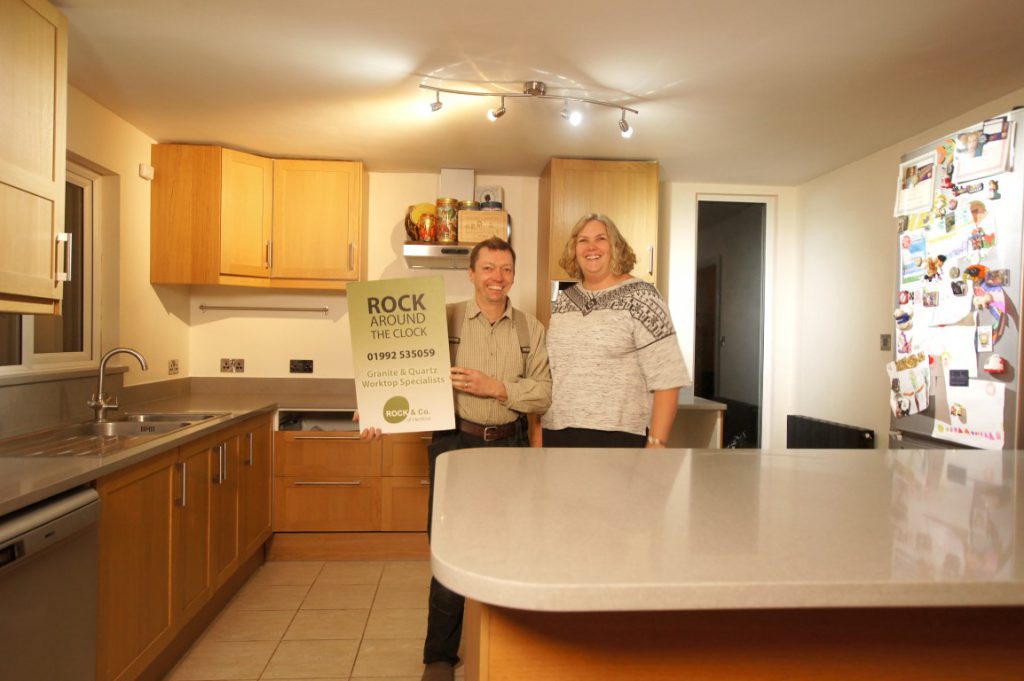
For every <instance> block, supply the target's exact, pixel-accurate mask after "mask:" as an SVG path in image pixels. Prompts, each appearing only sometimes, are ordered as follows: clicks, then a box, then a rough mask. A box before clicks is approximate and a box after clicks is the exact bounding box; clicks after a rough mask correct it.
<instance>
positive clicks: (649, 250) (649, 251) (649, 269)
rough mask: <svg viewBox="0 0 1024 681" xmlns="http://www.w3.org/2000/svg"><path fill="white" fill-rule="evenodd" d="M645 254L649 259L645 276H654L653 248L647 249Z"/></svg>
mask: <svg viewBox="0 0 1024 681" xmlns="http://www.w3.org/2000/svg"><path fill="white" fill-rule="evenodd" d="M647 254H648V256H649V257H650V259H651V264H650V267H648V268H647V274H650V275H651V276H654V246H648V247H647Z"/></svg>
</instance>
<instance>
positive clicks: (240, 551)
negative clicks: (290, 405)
mask: <svg viewBox="0 0 1024 681" xmlns="http://www.w3.org/2000/svg"><path fill="white" fill-rule="evenodd" d="M270 429H271V417H270V416H260V417H256V418H253V419H250V420H248V421H246V422H244V423H242V424H240V425H236V426H232V427H228V428H225V429H223V430H221V431H219V432H214V433H211V434H209V435H207V436H205V437H202V438H200V439H198V440H195V441H194V442H190V443H188V444H186V445H183V446H182V447H180V448H177V449H172V450H169V451H167V452H164V453H163V454H157V455H155V456H153V457H152V458H150V459H147V460H146V461H143V462H141V463H139V464H136V465H134V466H131V467H129V468H126V469H124V470H122V471H118V472H116V473H113V474H111V475H109V476H106V477H103V478H101V479H100V480H98V481H97V485H96V488H97V491H98V492H99V493H100V499H101V504H102V506H101V509H102V510H101V517H100V557H99V561H100V562H99V564H100V570H99V574H100V586H99V602H98V608H99V614H98V620H97V621H98V630H97V631H98V637H97V679H99V680H100V681H114V680H117V681H121V680H125V681H127V680H128V679H135V678H139V677H140V676H146V675H148V674H151V673H152V671H151V665H152V666H157V665H159V663H160V659H159V658H160V657H161V654H162V653H164V650H165V649H166V648H167V647H168V646H174V645H178V641H177V638H180V637H184V636H188V635H190V631H191V628H190V627H189V625H190V623H192V622H193V621H194V620H196V618H198V617H202V616H204V608H205V606H208V605H209V604H210V602H211V600H214V599H215V598H226V596H223V594H219V591H224V590H228V589H231V588H235V586H237V585H236V584H235V582H237V581H238V580H237V579H235V580H232V584H225V583H226V582H228V581H229V580H231V578H232V576H235V573H236V572H238V571H239V570H240V569H241V568H242V567H243V566H244V565H246V563H247V562H248V561H249V560H250V559H252V558H253V556H254V555H255V554H256V553H257V552H259V551H261V550H262V546H263V543H264V542H265V541H266V540H267V539H268V538H269V534H270V532H269V518H270V506H269V503H270V499H269V490H270V484H271V482H270V477H271V468H270V458H271V452H270ZM250 433H251V434H252V438H251V442H252V445H253V446H252V450H251V451H252V454H251V461H252V465H249V461H250V454H249V451H250V450H249V442H250V438H249V437H248V435H249V434H250ZM261 476H262V479H260V477H261ZM241 500H244V501H241ZM242 537H246V538H247V540H246V541H243V540H242V539H241V538H242ZM221 587H223V589H222V588H221ZM225 593H229V592H228V591H225ZM208 609H209V608H206V610H208ZM179 635H180V636H179Z"/></svg>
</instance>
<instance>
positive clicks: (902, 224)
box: [896, 215, 910, 234]
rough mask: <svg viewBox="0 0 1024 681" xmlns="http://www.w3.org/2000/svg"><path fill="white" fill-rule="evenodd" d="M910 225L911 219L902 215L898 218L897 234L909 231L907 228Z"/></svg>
mask: <svg viewBox="0 0 1024 681" xmlns="http://www.w3.org/2000/svg"><path fill="white" fill-rule="evenodd" d="M909 225H910V219H909V218H908V217H907V216H906V215H901V216H899V217H898V218H896V232H897V233H898V234H903V232H905V231H907V227H908V226H909Z"/></svg>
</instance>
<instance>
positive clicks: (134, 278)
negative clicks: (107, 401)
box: [68, 87, 189, 385]
mask: <svg viewBox="0 0 1024 681" xmlns="http://www.w3.org/2000/svg"><path fill="white" fill-rule="evenodd" d="M152 143H153V140H151V139H150V138H149V137H147V136H146V135H144V134H142V133H141V132H139V130H138V129H136V128H135V127H134V126H132V125H131V124H130V123H128V122H127V121H125V120H124V119H122V118H119V117H118V116H117V115H115V114H114V113H112V112H111V111H110V110H109V109H106V108H104V107H102V106H100V105H99V104H98V103H96V102H95V101H94V100H92V99H90V98H89V97H87V96H86V95H84V94H83V93H82V92H81V91H79V90H78V89H76V88H74V87H69V88H68V151H69V152H70V153H71V154H72V155H74V156H75V157H76V158H79V159H82V160H84V161H85V162H86V163H87V164H88V165H89V166H90V167H92V168H93V169H94V170H96V171H97V172H100V173H101V174H103V175H104V176H105V177H104V180H103V185H104V190H103V191H104V198H105V199H106V198H109V197H111V196H113V197H116V207H117V208H116V209H117V212H118V214H119V216H118V220H119V224H118V227H119V237H120V244H119V245H118V244H117V243H114V242H112V240H111V238H110V237H112V236H113V235H105V236H106V237H107V238H106V239H105V243H104V244H103V246H102V247H103V251H102V256H101V257H102V261H101V263H100V267H101V268H104V269H108V270H109V269H110V268H114V269H115V270H117V269H119V270H120V280H119V283H118V291H117V295H116V296H114V295H105V296H104V302H105V304H101V308H100V314H101V317H102V321H101V324H102V328H103V335H102V337H101V339H100V343H101V347H102V349H103V350H104V351H105V350H109V349H110V348H112V347H114V346H115V345H127V346H129V347H132V348H135V349H137V350H138V351H139V352H141V353H142V354H143V356H145V357H146V359H147V360H148V362H149V367H150V368H149V371H147V372H142V371H141V370H140V368H139V366H138V365H137V364H136V363H135V361H134V360H131V359H128V360H127V361H126V360H125V359H124V358H123V356H122V357H118V358H117V359H115V360H114V361H113V363H114V364H118V363H120V364H123V365H125V366H128V367H129V369H128V373H127V374H126V375H125V384H126V385H134V384H138V383H149V382H153V381H159V380H164V379H166V378H167V361H168V360H169V359H172V358H176V359H178V360H179V362H180V363H181V366H182V375H187V372H188V336H189V328H188V292H187V291H184V290H173V289H168V290H161V291H159V292H157V291H155V290H154V289H153V287H152V286H150V284H149V189H150V185H149V182H147V181H146V180H143V179H142V178H141V177H139V164H140V163H149V159H150V145H151V144H152ZM118 246H119V247H118ZM114 280H115V281H116V280H117V279H116V278H115V279H114ZM118 300H119V302H118ZM114 306H116V309H114ZM110 320H115V323H116V326H115V327H114V328H111V324H110Z"/></svg>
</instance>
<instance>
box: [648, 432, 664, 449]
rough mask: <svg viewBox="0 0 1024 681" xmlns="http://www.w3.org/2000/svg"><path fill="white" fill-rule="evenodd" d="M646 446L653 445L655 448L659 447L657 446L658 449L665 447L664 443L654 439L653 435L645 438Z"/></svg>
mask: <svg viewBox="0 0 1024 681" xmlns="http://www.w3.org/2000/svg"><path fill="white" fill-rule="evenodd" d="M647 444H649V445H654V446H656V447H659V446H660V447H664V446H665V443H664V442H662V441H661V440H659V439H658V438H656V437H654V436H653V435H648V436H647Z"/></svg>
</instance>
